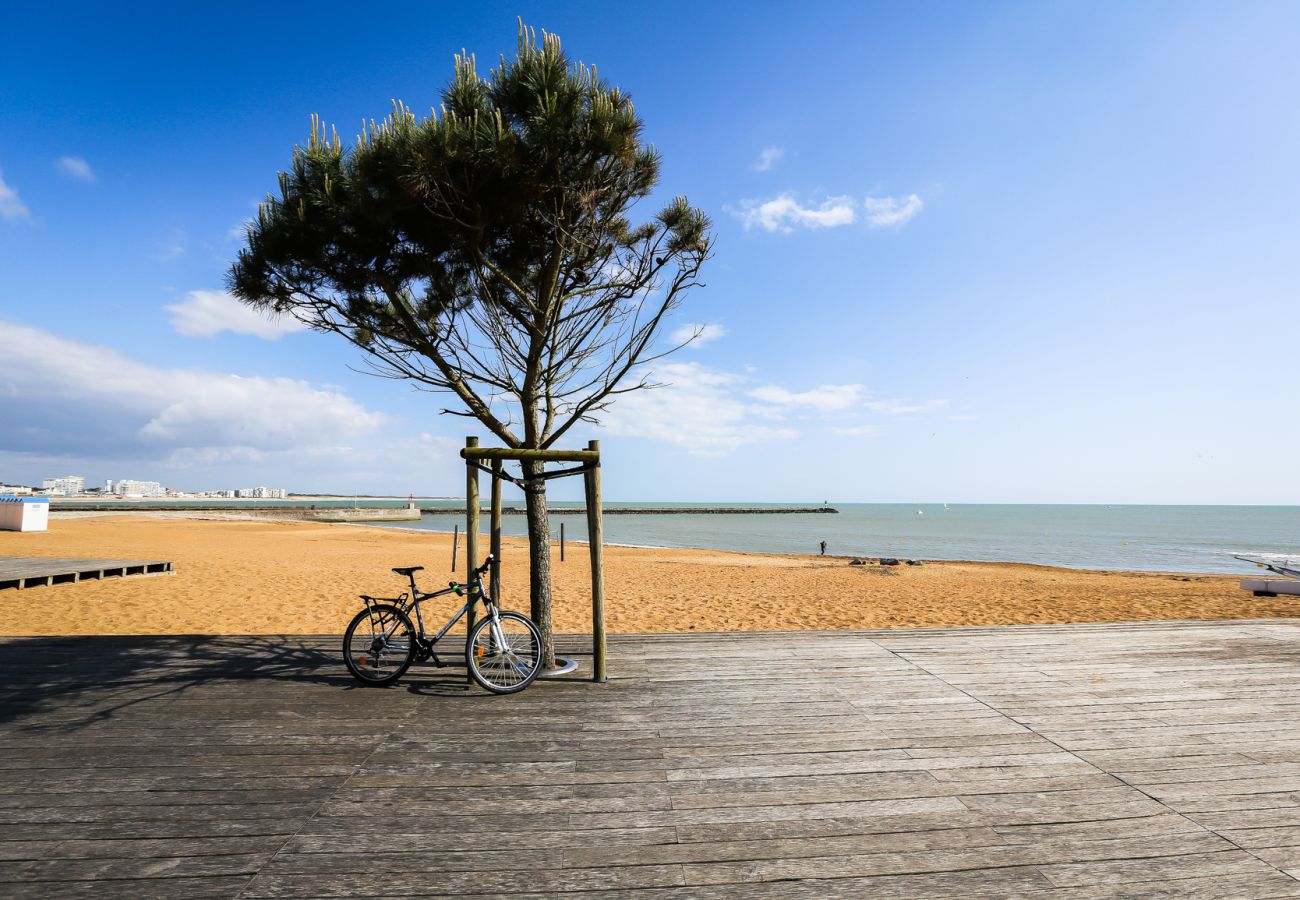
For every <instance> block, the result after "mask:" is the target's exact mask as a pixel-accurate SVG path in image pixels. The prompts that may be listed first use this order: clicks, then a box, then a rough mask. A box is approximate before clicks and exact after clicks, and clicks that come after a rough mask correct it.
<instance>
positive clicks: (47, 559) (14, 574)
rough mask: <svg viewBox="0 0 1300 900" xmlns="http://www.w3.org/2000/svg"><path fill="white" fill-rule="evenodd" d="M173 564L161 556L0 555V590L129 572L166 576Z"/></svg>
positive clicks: (126, 573) (130, 573)
mask: <svg viewBox="0 0 1300 900" xmlns="http://www.w3.org/2000/svg"><path fill="white" fill-rule="evenodd" d="M171 571H172V564H171V563H170V562H168V561H166V560H160V559H65V558H60V557H55V556H0V590H4V589H5V588H26V587H38V586H48V585H53V584H73V583H75V582H78V581H86V580H89V579H99V578H125V577H127V576H128V575H167V574H170V573H171Z"/></svg>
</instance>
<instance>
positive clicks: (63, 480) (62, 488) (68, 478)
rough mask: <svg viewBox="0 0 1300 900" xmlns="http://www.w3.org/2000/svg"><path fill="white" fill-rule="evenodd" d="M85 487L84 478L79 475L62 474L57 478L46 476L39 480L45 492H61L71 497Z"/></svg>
mask: <svg viewBox="0 0 1300 900" xmlns="http://www.w3.org/2000/svg"><path fill="white" fill-rule="evenodd" d="M85 489H86V479H85V478H82V477H81V476H80V475H63V476H61V477H59V478H47V479H45V480H44V481H43V482H41V490H42V491H44V492H45V493H47V494H63V495H64V496H65V497H72V496H75V495H77V494H80V493H81V492H82V491H84V490H85Z"/></svg>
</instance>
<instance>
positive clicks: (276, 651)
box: [0, 635, 470, 730]
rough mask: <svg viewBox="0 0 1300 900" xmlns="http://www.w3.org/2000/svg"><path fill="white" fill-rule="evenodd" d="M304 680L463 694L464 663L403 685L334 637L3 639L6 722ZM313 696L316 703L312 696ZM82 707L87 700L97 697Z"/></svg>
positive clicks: (0, 691)
mask: <svg viewBox="0 0 1300 900" xmlns="http://www.w3.org/2000/svg"><path fill="white" fill-rule="evenodd" d="M266 681H271V682H277V683H283V682H296V683H299V684H302V685H304V686H308V685H315V686H322V687H327V688H334V689H336V690H339V691H354V690H358V691H384V690H390V691H401V690H406V691H409V692H412V693H418V694H421V695H424V696H429V695H437V696H446V697H463V696H467V695H468V694H469V693H470V692H469V690H468V687H467V685H466V683H465V670H464V668H463V667H461V668H455V667H451V666H449V667H447V668H442V669H433V668H429V667H423V666H420V667H413V668H412V669H411V671H410V672H409V673H408V674H407V676H406V677H405V678H403V680H402V682H401V683H400V684H399V685H397V686H395V687H393V688H387V689H384V688H371V687H366V686H364V685H361V684H358V683H357V681H356V680H355V679H353V678H352V676H351V675H350V674H349V673H348V672H347V670H346V669H345V668H344V666H343V661H342V659H341V658H340V652H339V648H338V646H336V642H335V640H334V639H331V638H319V639H317V638H310V637H308V638H304V637H300V636H289V637H286V636H279V635H246V636H233V637H224V636H223V637H213V636H210V635H166V636H162V635H160V636H152V635H148V636H129V637H125V636H114V637H102V636H89V637H30V638H7V639H3V640H2V641H0V725H4V724H6V723H21V721H22V720H23V719H27V718H32V717H40V715H41V714H43V713H49V712H53V711H56V710H66V711H69V712H74V715H73V716H70V717H63V718H60V719H59V720H58V721H52V722H30V723H27V724H25V725H19V727H23V728H26V729H33V730H49V729H77V728H82V727H85V726H88V725H91V724H94V723H97V722H104V721H107V720H110V719H112V718H113V717H114V716H115V715H117V714H118V713H120V712H122V711H124V710H126V709H128V708H130V707H133V706H135V705H137V704H140V703H144V702H148V701H155V700H166V699H174V698H176V697H178V696H180V695H182V694H184V693H185V692H187V691H190V690H193V689H195V688H199V687H212V686H218V685H221V684H222V683H234V684H244V683H254V682H266ZM304 703H305V704H306V703H309V700H308V699H307V698H304ZM92 705H93V707H94V709H93V710H87V711H86V713H85V714H84V715H80V716H78V715H75V709H76V708H77V707H78V706H92Z"/></svg>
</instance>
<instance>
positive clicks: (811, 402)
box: [749, 384, 865, 412]
mask: <svg viewBox="0 0 1300 900" xmlns="http://www.w3.org/2000/svg"><path fill="white" fill-rule="evenodd" d="M864 390H865V389H864V388H863V386H862V385H860V384H823V385H821V386H820V387H815V388H813V389H812V390H809V391H799V392H795V391H791V390H789V389H788V388H783V387H780V386H778V385H774V384H768V385H763V386H762V387H758V388H755V389H754V390H752V391H750V392H749V396H751V397H753V398H754V399H756V400H762V401H763V402H764V403H771V404H772V405H774V406H779V407H789V408H798V407H802V408H805V409H811V410H815V411H817V412H837V411H839V410H843V409H850V408H851V407H854V406H856V405H858V403H860V402H861V401H862V397H863V393H864Z"/></svg>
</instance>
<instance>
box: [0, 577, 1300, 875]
mask: <svg viewBox="0 0 1300 900" xmlns="http://www.w3.org/2000/svg"><path fill="white" fill-rule="evenodd" d="M34 596H35V595H34ZM563 644H564V646H563V649H565V650H566V651H568V652H569V653H570V654H571V655H575V656H578V657H579V658H581V659H582V661H583V662H584V663H589V661H590V660H589V658H586V657H581V649H580V648H581V647H582V646H583V644H582V642H580V641H577V640H573V641H565V642H563ZM610 660H611V665H610V668H611V672H612V674H613V675H614V676H615V680H614V681H612V682H611V683H610V684H608V685H606V686H594V685H591V684H590V683H585V682H583V681H581V680H580V679H579V678H575V679H574V680H568V681H563V682H552V683H547V684H538V685H536V686H535V687H533V688H530V689H529V690H528V691H526V692H525V693H523V694H521V695H519V696H517V697H504V698H502V697H491V696H488V695H486V694H484V693H482V692H481V691H478V690H476V689H475V690H471V689H468V688H466V687H465V685H464V683H463V675H462V676H461V677H459V678H458V677H454V676H455V674H456V673H454V672H451V670H440V671H438V672H434V673H421V674H419V675H416V676H413V677H411V678H410V680H409V683H407V684H404V685H403V686H402V687H399V688H393V689H387V690H384V689H366V688H359V687H354V686H353V684H352V682H351V680H350V679H349V678H348V677H347V676H346V675H345V674H343V673H342V671H341V665H340V663H339V661H338V659H337V651H336V648H335V644H334V639H328V640H326V639H321V640H314V639H310V638H268V637H252V638H238V637H230V638H84V639H77V638H57V639H51V638H46V639H40V638H33V639H6V640H5V641H4V642H3V643H0V674H2V675H3V680H2V681H0V684H2V685H3V688H2V690H3V697H2V698H0V895H3V896H5V897H64V896H68V897H70V896H96V897H105V896H111V897H133V898H149V897H205V896H215V897H241V898H269V897H336V896H348V897H366V898H385V897H398V896H410V895H431V896H461V895H503V896H510V897H516V898H518V897H536V898H542V897H552V896H555V895H556V894H559V893H563V892H567V891H581V892H586V894H585V896H588V897H624V896H627V897H633V896H635V897H643V896H649V897H671V898H687V897H690V898H696V897H729V898H748V897H781V898H786V897H807V898H813V897H816V898H823V897H890V898H904V897H918V898H919V897H1005V896H1015V897H1026V896H1051V897H1067V898H1084V897H1148V896H1153V895H1157V894H1158V895H1160V896H1177V897H1233V898H1254V897H1300V880H1297V876H1300V717H1298V716H1297V713H1298V712H1300V620H1274V621H1255V622H1231V623H1169V624H1159V623H1157V624H1136V625H1130V624H1120V625H1078V626H1037V627H1016V628H987V629H952V630H937V629H936V630H899V631H893V632H879V631H878V632H856V633H847V632H835V633H830V632H820V633H801V634H771V635H730V636H720V635H682V636H648V637H615V638H613V639H612V640H611V652H610ZM449 672H450V674H447V673H449ZM91 881H95V882H97V883H96V884H94V885H91V884H88V883H87V882H91Z"/></svg>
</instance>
